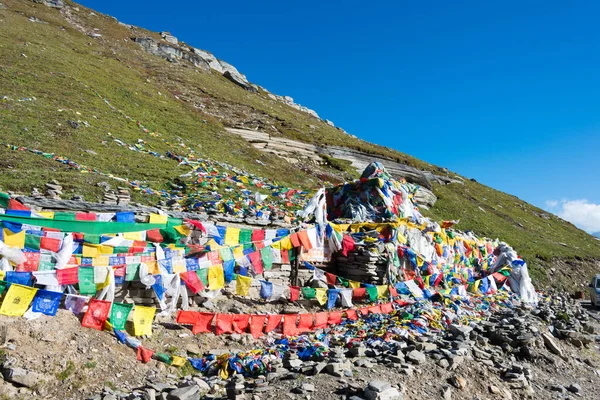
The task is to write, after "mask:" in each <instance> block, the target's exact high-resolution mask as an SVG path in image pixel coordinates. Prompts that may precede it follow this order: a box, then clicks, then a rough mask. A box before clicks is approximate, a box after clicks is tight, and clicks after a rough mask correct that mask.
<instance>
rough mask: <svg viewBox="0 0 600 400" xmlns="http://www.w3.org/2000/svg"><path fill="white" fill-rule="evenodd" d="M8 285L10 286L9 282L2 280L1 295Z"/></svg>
mask: <svg viewBox="0 0 600 400" xmlns="http://www.w3.org/2000/svg"><path fill="white" fill-rule="evenodd" d="M6 286H8V282H6V281H0V295H1V294H2V293H4V290H5V289H6Z"/></svg>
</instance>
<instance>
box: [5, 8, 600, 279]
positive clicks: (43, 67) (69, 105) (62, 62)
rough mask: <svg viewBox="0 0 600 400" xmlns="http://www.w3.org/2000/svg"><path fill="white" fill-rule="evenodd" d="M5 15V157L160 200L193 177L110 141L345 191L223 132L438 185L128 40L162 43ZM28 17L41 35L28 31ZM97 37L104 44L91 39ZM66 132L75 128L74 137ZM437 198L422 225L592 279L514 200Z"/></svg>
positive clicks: (84, 18) (90, 195) (104, 24)
mask: <svg viewBox="0 0 600 400" xmlns="http://www.w3.org/2000/svg"><path fill="white" fill-rule="evenodd" d="M2 3H3V4H4V5H5V6H6V7H7V8H6V9H0V99H2V98H3V97H4V98H3V99H2V100H1V102H0V116H1V117H0V141H1V142H2V143H3V144H11V145H16V146H27V147H31V148H35V149H39V150H40V151H43V152H48V153H55V154H56V155H60V156H64V157H67V158H69V159H71V160H73V161H75V162H77V163H78V164H81V165H86V166H88V167H91V168H95V169H97V170H98V171H101V172H103V173H106V174H113V175H115V176H119V177H125V178H127V179H129V180H138V181H141V182H143V183H144V184H145V185H147V186H149V187H151V188H154V189H157V190H161V189H165V188H167V187H168V186H167V185H168V182H169V180H171V179H173V178H175V177H176V176H179V175H181V174H183V173H185V172H188V170H189V169H188V168H185V167H181V166H178V164H177V162H175V161H173V160H169V159H160V158H157V157H154V156H152V155H149V154H144V153H141V152H135V151H132V150H130V149H128V148H127V147H125V146H120V145H119V144H118V143H117V142H116V141H115V139H118V140H120V141H121V142H122V143H126V144H128V145H136V144H138V146H140V147H142V148H143V149H146V150H151V151H155V152H157V153H160V154H165V153H166V152H167V151H175V152H178V153H179V154H186V153H188V152H189V151H190V149H191V150H193V151H194V152H195V154H197V155H198V156H201V157H203V158H209V159H213V160H218V161H223V162H227V163H230V164H232V165H235V166H237V167H240V168H243V169H245V170H247V171H249V172H251V173H254V174H257V175H260V176H264V177H267V178H272V179H276V180H277V181H278V182H280V183H283V184H286V185H289V186H290V187H300V188H305V189H313V188H315V187H317V186H318V185H319V184H320V183H321V182H322V181H323V179H324V177H325V180H328V181H331V182H335V181H339V180H343V179H344V178H346V177H348V175H347V172H346V173H345V174H342V173H341V172H340V171H339V170H338V169H336V168H335V167H334V166H335V164H336V163H335V160H331V161H332V162H331V163H330V166H329V167H328V166H319V167H314V166H306V167H303V168H301V167H299V166H296V165H293V164H291V163H289V162H287V161H286V160H284V159H282V158H279V157H276V156H274V155H268V154H265V153H262V152H259V151H258V150H256V149H254V148H253V147H252V146H249V145H248V143H247V142H246V141H244V140H243V139H242V138H240V137H239V136H237V135H233V134H230V133H228V132H227V131H225V130H224V126H245V127H249V128H259V129H261V130H263V129H264V130H267V131H272V132H273V134H274V135H282V136H285V137H288V138H292V139H297V140H300V141H304V142H309V143H315V144H325V143H327V144H334V145H340V146H346V147H350V148H354V149H358V150H361V151H363V152H366V153H369V154H378V155H382V156H386V157H389V158H391V159H394V160H396V161H399V162H401V163H405V164H408V165H411V166H414V167H418V168H420V169H423V170H431V171H438V168H437V167H435V166H433V165H430V164H427V163H425V162H422V161H420V160H417V159H415V158H413V157H411V156H408V155H406V154H403V153H400V152H397V151H395V150H391V149H388V148H384V147H381V146H377V145H374V144H371V143H368V142H365V141H362V140H359V139H356V138H353V137H351V136H349V135H347V134H345V133H343V132H342V131H340V130H338V129H336V128H333V127H331V126H329V125H327V124H326V123H324V122H322V121H320V120H318V119H316V118H314V117H312V116H310V115H308V114H306V113H303V112H300V111H298V110H295V109H293V108H291V107H289V106H287V105H285V104H283V103H281V102H277V101H274V100H272V99H270V98H269V97H268V96H267V93H264V92H259V93H250V92H247V91H245V90H243V89H242V88H240V87H238V86H236V85H235V84H233V83H232V82H230V81H229V80H227V79H225V78H224V77H223V76H221V75H220V74H217V73H214V72H204V71H200V70H198V69H196V68H194V67H192V66H191V64H186V63H183V62H182V63H169V62H167V61H165V60H163V59H161V58H159V57H156V56H153V55H151V54H148V53H146V52H145V51H143V50H142V49H141V48H140V46H139V45H138V44H136V43H134V42H133V41H132V40H131V37H133V36H137V37H153V38H155V39H156V40H160V36H159V35H158V34H157V33H154V32H149V31H144V30H143V29H138V28H136V29H134V30H131V29H129V28H127V27H125V26H123V25H120V24H118V23H117V21H115V20H114V19H113V18H111V17H109V16H105V15H101V14H98V13H95V12H92V10H89V9H86V8H85V7H82V6H79V5H76V4H74V3H71V2H67V4H68V5H69V6H68V7H66V8H65V9H63V10H56V9H53V8H50V7H47V6H44V5H42V4H37V3H34V2H32V1H26V0H23V1H16V0H2ZM30 17H35V18H38V19H39V20H41V21H43V22H31V21H30V20H29V18H30ZM94 33H97V34H100V35H102V36H101V37H92V36H91V35H90V34H94ZM34 97H35V99H33V98H34ZM105 99H106V100H107V101H108V103H110V105H112V106H114V107H115V108H116V109H119V110H121V111H122V113H121V112H118V111H116V110H115V109H113V108H111V107H110V106H109V105H108V104H107V102H106V101H105ZM317 111H318V110H317ZM125 115H128V116H130V117H131V118H132V119H128V118H126V117H125ZM69 121H74V122H77V123H78V124H79V127H78V128H73V127H72V126H71V123H69ZM136 121H140V122H141V124H142V125H143V126H144V127H146V128H147V129H148V132H144V130H143V129H142V127H140V126H139V125H138V124H137V123H136ZM86 125H89V126H86ZM140 140H142V141H143V143H139V141H140ZM183 146H185V148H184V147H183ZM257 161H259V162H257ZM0 171H1V172H2V173H1V174H0V186H1V187H2V188H3V189H4V190H13V191H19V192H24V193H28V192H29V191H30V190H31V188H32V187H38V188H40V187H42V185H43V184H44V183H46V182H48V181H49V180H50V179H57V180H58V181H59V182H61V184H62V185H63V186H64V188H65V193H66V194H67V195H68V194H69V193H70V192H73V193H77V194H81V195H84V196H85V197H86V198H87V199H90V200H97V199H98V198H99V196H100V194H101V190H100V188H98V187H97V186H96V183H98V182H100V181H103V180H107V178H106V177H105V176H101V175H97V174H89V173H87V174H84V173H81V172H79V171H77V170H74V169H72V168H70V167H68V166H66V165H63V164H60V163H57V162H56V161H53V160H51V159H47V158H44V157H42V156H39V155H36V154H32V153H29V152H24V151H14V150H12V149H10V148H8V147H6V146H0ZM433 190H434V192H435V194H436V195H437V196H438V197H439V200H438V202H437V203H436V205H435V206H434V207H433V209H431V210H430V211H428V212H427V214H428V215H429V216H431V217H433V218H436V219H460V220H461V223H460V225H459V226H458V228H460V229H463V230H467V229H471V230H473V231H475V232H476V233H477V234H479V235H486V236H490V237H499V238H501V239H503V240H506V241H508V242H509V243H511V244H512V245H513V246H515V247H516V248H517V250H518V251H519V252H520V253H521V254H522V255H523V256H524V257H525V258H526V259H527V260H528V262H529V264H530V265H531V266H532V267H533V275H534V276H535V277H536V278H538V279H540V280H542V281H549V280H554V283H556V284H562V283H571V282H575V281H577V282H579V281H585V280H586V279H587V275H588V274H589V273H591V272H592V270H593V268H594V263H593V260H596V259H600V242H599V241H597V240H595V239H593V238H592V237H591V236H590V235H587V234H586V233H584V232H582V231H581V230H578V229H577V228H575V227H574V226H573V225H571V224H569V223H567V222H565V221H563V220H561V219H559V218H557V217H555V216H550V215H548V214H546V213H545V212H544V211H542V210H540V209H538V208H536V207H533V206H531V205H529V204H527V203H525V202H523V201H521V200H519V199H517V198H516V197H514V196H510V195H507V194H504V193H501V192H498V191H496V190H493V189H491V188H489V187H486V186H484V185H481V184H478V183H476V182H471V181H468V180H467V181H466V182H465V184H464V185H460V184H450V185H447V186H438V185H434V188H433ZM134 199H135V200H136V201H140V202H144V203H149V204H156V203H157V201H158V198H157V197H152V196H147V195H141V194H135V195H134ZM556 259H566V260H577V262H578V268H579V269H580V271H581V272H580V273H581V274H582V277H581V278H580V277H579V276H574V274H572V273H569V274H567V273H563V274H557V275H556V276H554V277H552V276H550V275H548V274H547V273H546V272H547V268H548V266H549V265H551V263H552V262H553V260H556ZM577 274H579V272H578V273H577Z"/></svg>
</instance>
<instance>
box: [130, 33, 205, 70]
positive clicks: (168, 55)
mask: <svg viewBox="0 0 600 400" xmlns="http://www.w3.org/2000/svg"><path fill="white" fill-rule="evenodd" d="M133 40H134V41H135V42H136V43H138V44H139V45H140V46H142V48H143V49H144V50H146V51H147V52H149V53H152V54H154V55H155V56H159V57H162V58H164V59H166V60H169V61H171V62H177V61H179V60H185V61H187V62H189V63H191V64H193V65H194V66H195V67H196V68H200V69H202V70H204V71H209V70H210V66H209V65H208V63H207V62H206V61H205V60H204V59H203V58H202V57H200V56H198V55H196V54H195V53H190V52H186V51H183V50H182V49H180V48H179V47H176V46H172V45H169V44H164V43H159V42H157V41H155V40H154V39H152V38H147V37H146V38H134V39H133Z"/></svg>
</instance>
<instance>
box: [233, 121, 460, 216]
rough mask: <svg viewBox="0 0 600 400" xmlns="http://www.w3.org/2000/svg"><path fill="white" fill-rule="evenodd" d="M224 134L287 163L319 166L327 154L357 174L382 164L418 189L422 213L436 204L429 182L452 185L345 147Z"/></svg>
mask: <svg viewBox="0 0 600 400" xmlns="http://www.w3.org/2000/svg"><path fill="white" fill-rule="evenodd" d="M227 130H228V131H229V132H231V133H235V134H237V135H240V136H242V137H243V138H244V139H246V140H247V141H248V142H250V143H251V144H252V145H253V146H254V147H256V148H257V149H259V150H262V151H265V152H268V153H272V154H275V155H278V156H280V157H283V158H285V159H287V160H288V161H291V162H306V161H307V160H310V161H312V162H315V163H319V162H322V159H321V156H320V155H319V154H329V155H331V156H332V157H335V158H339V159H342V160H348V161H350V162H351V163H352V166H353V167H355V168H356V170H357V171H358V172H360V171H363V170H364V169H365V168H366V167H367V165H369V163H370V162H371V161H379V162H382V163H384V164H385V166H386V168H387V170H388V172H390V173H391V174H392V175H393V176H394V177H396V178H405V179H406V180H407V181H408V182H410V183H414V184H417V185H419V186H420V187H419V189H418V190H417V192H416V194H415V199H416V201H417V203H418V204H419V206H420V207H423V208H426V209H427V208H430V207H432V206H433V205H434V204H435V202H436V201H437V197H436V195H435V194H433V192H432V191H431V188H432V186H431V185H432V182H435V183H440V184H447V183H451V182H455V181H454V180H452V179H450V178H448V177H445V176H439V175H435V174H433V173H431V172H425V171H421V170H419V169H417V168H414V167H410V166H408V165H404V164H400V163H397V162H395V161H392V160H389V159H386V158H383V157H376V156H373V155H372V154H366V153H362V152H360V151H357V150H352V149H349V148H346V147H337V146H327V147H320V146H315V145H313V144H309V143H303V142H299V141H297V140H292V139H286V138H281V137H274V136H271V135H269V134H268V133H265V132H259V131H253V130H248V129H235V128H227ZM456 182H458V181H456Z"/></svg>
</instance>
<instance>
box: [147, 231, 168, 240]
mask: <svg viewBox="0 0 600 400" xmlns="http://www.w3.org/2000/svg"><path fill="white" fill-rule="evenodd" d="M146 239H148V241H149V242H154V243H161V242H162V241H163V240H164V239H163V237H162V235H161V234H160V229H150V230H149V231H146Z"/></svg>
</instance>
